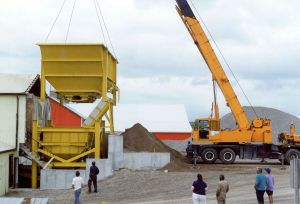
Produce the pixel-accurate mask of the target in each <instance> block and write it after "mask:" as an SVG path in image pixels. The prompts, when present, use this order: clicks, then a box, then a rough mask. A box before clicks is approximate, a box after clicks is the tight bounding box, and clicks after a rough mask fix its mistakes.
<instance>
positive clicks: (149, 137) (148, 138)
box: [123, 123, 190, 171]
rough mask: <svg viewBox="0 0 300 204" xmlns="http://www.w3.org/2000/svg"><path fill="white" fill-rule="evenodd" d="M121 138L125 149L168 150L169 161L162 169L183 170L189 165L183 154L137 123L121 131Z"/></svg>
mask: <svg viewBox="0 0 300 204" xmlns="http://www.w3.org/2000/svg"><path fill="white" fill-rule="evenodd" d="M123 138H124V150H125V151H134V152H170V156H171V162H170V163H169V164H168V165H167V166H165V167H164V168H163V169H167V170H169V171H183V170H186V169H187V168H189V166H190V165H189V164H188V161H187V159H186V158H185V157H184V156H182V155H181V154H180V153H179V152H177V151H176V150H174V149H172V148H170V147H168V146H167V145H165V144H164V143H163V142H162V141H161V140H159V139H158V138H156V137H155V136H154V135H153V134H151V133H150V132H149V131H148V130H147V129H146V128H144V127H143V126H142V125H141V124H139V123H137V124H135V125H134V126H133V127H131V128H129V129H126V130H125V132H124V133H123Z"/></svg>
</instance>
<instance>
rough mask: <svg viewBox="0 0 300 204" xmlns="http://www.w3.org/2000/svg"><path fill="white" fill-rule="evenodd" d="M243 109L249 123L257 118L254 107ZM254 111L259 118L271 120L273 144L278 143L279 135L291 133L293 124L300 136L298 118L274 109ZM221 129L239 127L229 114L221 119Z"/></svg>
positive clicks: (257, 109) (264, 108)
mask: <svg viewBox="0 0 300 204" xmlns="http://www.w3.org/2000/svg"><path fill="white" fill-rule="evenodd" d="M243 108H244V111H245V113H246V115H247V117H248V119H249V121H252V120H253V119H254V118H256V115H255V114H254V112H253V109H252V107H249V106H245V107H243ZM254 110H255V112H256V114H257V115H258V117H260V118H270V119H271V125H272V128H273V143H277V142H278V141H277V136H278V134H279V133H281V132H289V130H290V129H289V128H290V124H291V123H292V122H293V123H294V124H295V125H296V129H297V133H298V134H300V119H299V118H298V117H296V116H294V115H292V114H289V113H286V112H283V111H280V110H277V109H274V108H267V107H254ZM221 127H222V129H225V128H231V129H232V128H235V127H237V126H236V121H235V119H234V118H233V115H232V113H228V114H226V115H224V116H223V117H222V118H221Z"/></svg>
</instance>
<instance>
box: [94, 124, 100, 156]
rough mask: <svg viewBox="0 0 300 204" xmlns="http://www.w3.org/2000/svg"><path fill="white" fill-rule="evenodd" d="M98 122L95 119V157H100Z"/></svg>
mask: <svg viewBox="0 0 300 204" xmlns="http://www.w3.org/2000/svg"><path fill="white" fill-rule="evenodd" d="M100 134H101V128H100V122H99V121H96V123H95V159H100Z"/></svg>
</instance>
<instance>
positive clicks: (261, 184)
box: [254, 168, 268, 204]
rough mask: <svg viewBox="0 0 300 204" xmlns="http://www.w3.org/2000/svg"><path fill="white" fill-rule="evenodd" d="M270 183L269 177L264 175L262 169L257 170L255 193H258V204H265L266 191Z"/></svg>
mask: <svg viewBox="0 0 300 204" xmlns="http://www.w3.org/2000/svg"><path fill="white" fill-rule="evenodd" d="M267 184H268V181H267V177H266V176H265V175H264V174H263V173H262V168H256V177H255V185H254V188H255V191H256V198H257V201H258V204H264V203H265V201H264V194H265V191H266V187H267Z"/></svg>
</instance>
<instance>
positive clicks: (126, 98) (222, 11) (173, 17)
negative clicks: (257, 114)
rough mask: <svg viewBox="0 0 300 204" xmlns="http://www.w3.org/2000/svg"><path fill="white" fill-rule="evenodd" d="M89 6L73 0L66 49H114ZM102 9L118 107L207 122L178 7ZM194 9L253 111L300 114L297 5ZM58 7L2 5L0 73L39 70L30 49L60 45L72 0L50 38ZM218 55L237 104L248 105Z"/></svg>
mask: <svg viewBox="0 0 300 204" xmlns="http://www.w3.org/2000/svg"><path fill="white" fill-rule="evenodd" d="M93 2H94V0H76V4H75V7H74V12H73V17H72V21H71V24H70V30H69V34H68V38H67V42H98V43H104V44H107V46H108V47H109V49H110V50H112V47H111V46H110V44H109V43H108V41H109V40H108V36H107V34H105V35H103V34H102V32H101V29H100V26H99V20H98V18H97V13H96V10H95V6H94V3H93ZM98 2H99V4H100V7H101V9H102V14H103V16H104V18H105V23H106V25H107V28H108V30H109V35H110V38H111V41H112V44H113V47H114V50H115V53H116V57H117V58H118V61H119V64H118V86H119V87H120V90H121V92H120V93H121V98H120V102H121V103H125V104H130V103H150V104H184V105H185V107H186V109H187V112H188V116H189V119H190V120H194V118H196V117H207V116H209V115H210V110H211V103H212V101H213V94H212V93H213V92H212V82H211V73H210V72H209V70H208V68H207V66H206V64H205V63H204V60H203V58H202V56H201V55H200V53H199V51H198V50H197V48H196V46H195V45H194V43H193V41H192V39H191V37H190V35H189V33H188V32H187V30H186V28H185V26H184V24H183V23H182V21H181V19H180V17H179V16H178V14H177V12H176V10H175V1H174V0H152V1H149V0H98ZM192 2H193V3H194V5H195V8H194V9H193V10H194V12H195V13H197V12H198V13H199V14H200V15H201V18H202V19H203V21H204V23H205V24H206V25H207V27H208V28H209V31H210V32H211V34H212V36H213V38H214V40H215V41H216V42H217V44H218V47H219V48H220V49H221V51H222V53H223V55H224V56H225V58H226V60H227V62H228V63H229V64H230V67H231V69H232V70H233V72H234V74H235V75H236V77H237V78H238V80H239V83H240V84H241V86H242V87H243V89H244V92H245V93H246V95H247V97H248V98H249V100H250V102H251V104H252V105H253V106H265V107H272V108H276V109H280V110H282V111H286V112H288V113H291V114H294V115H298V116H299V115H300V105H299V101H300V92H299V89H300V80H299V77H300V71H299V65H300V37H299V36H300V13H299V8H300V1H298V0H289V1H288V3H287V1H285V0H277V1H274V0H244V1H239V0H226V1H224V0H209V1H207V0H206V1H204V0H192ZM62 3H63V0H26V1H22V0H10V1H7V0H0V35H1V38H0V61H1V63H0V73H40V51H39V47H38V46H37V45H36V44H37V43H41V42H43V43H44V42H49V43H51V42H65V39H66V35H67V30H68V25H69V21H70V16H71V12H72V7H73V4H74V0H66V3H65V5H64V7H63V9H62V12H61V15H60V16H59V18H58V19H57V21H56V24H55V26H54V27H53V29H52V32H51V33H50V35H49V38H48V40H47V41H46V37H47V35H48V34H49V31H50V29H51V26H52V24H53V22H54V20H55V18H56V16H57V14H58V11H59V10H60V8H61V5H62ZM196 11H197V12H196ZM201 23H203V22H201ZM210 40H211V39H210ZM213 47H214V48H216V47H215V45H213ZM215 50H216V49H215ZM217 55H218V56H219V59H220V61H221V63H222V65H223V67H224V70H225V72H226V73H227V75H228V77H229V79H230V81H231V83H232V86H233V88H234V89H235V91H236V93H237V96H238V98H239V100H240V102H241V104H242V105H245V106H248V105H249V103H248V102H247V100H246V99H245V97H244V96H243V94H242V91H241V90H240V89H239V87H238V86H237V82H236V81H235V80H234V79H233V77H232V75H231V74H230V71H229V69H228V68H227V67H226V66H225V63H224V61H223V60H221V58H220V54H219V53H217ZM218 103H219V106H220V112H221V115H224V114H225V113H228V112H229V111H230V110H229V108H228V107H226V103H225V101H224V98H223V96H222V93H221V92H220V91H218Z"/></svg>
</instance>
